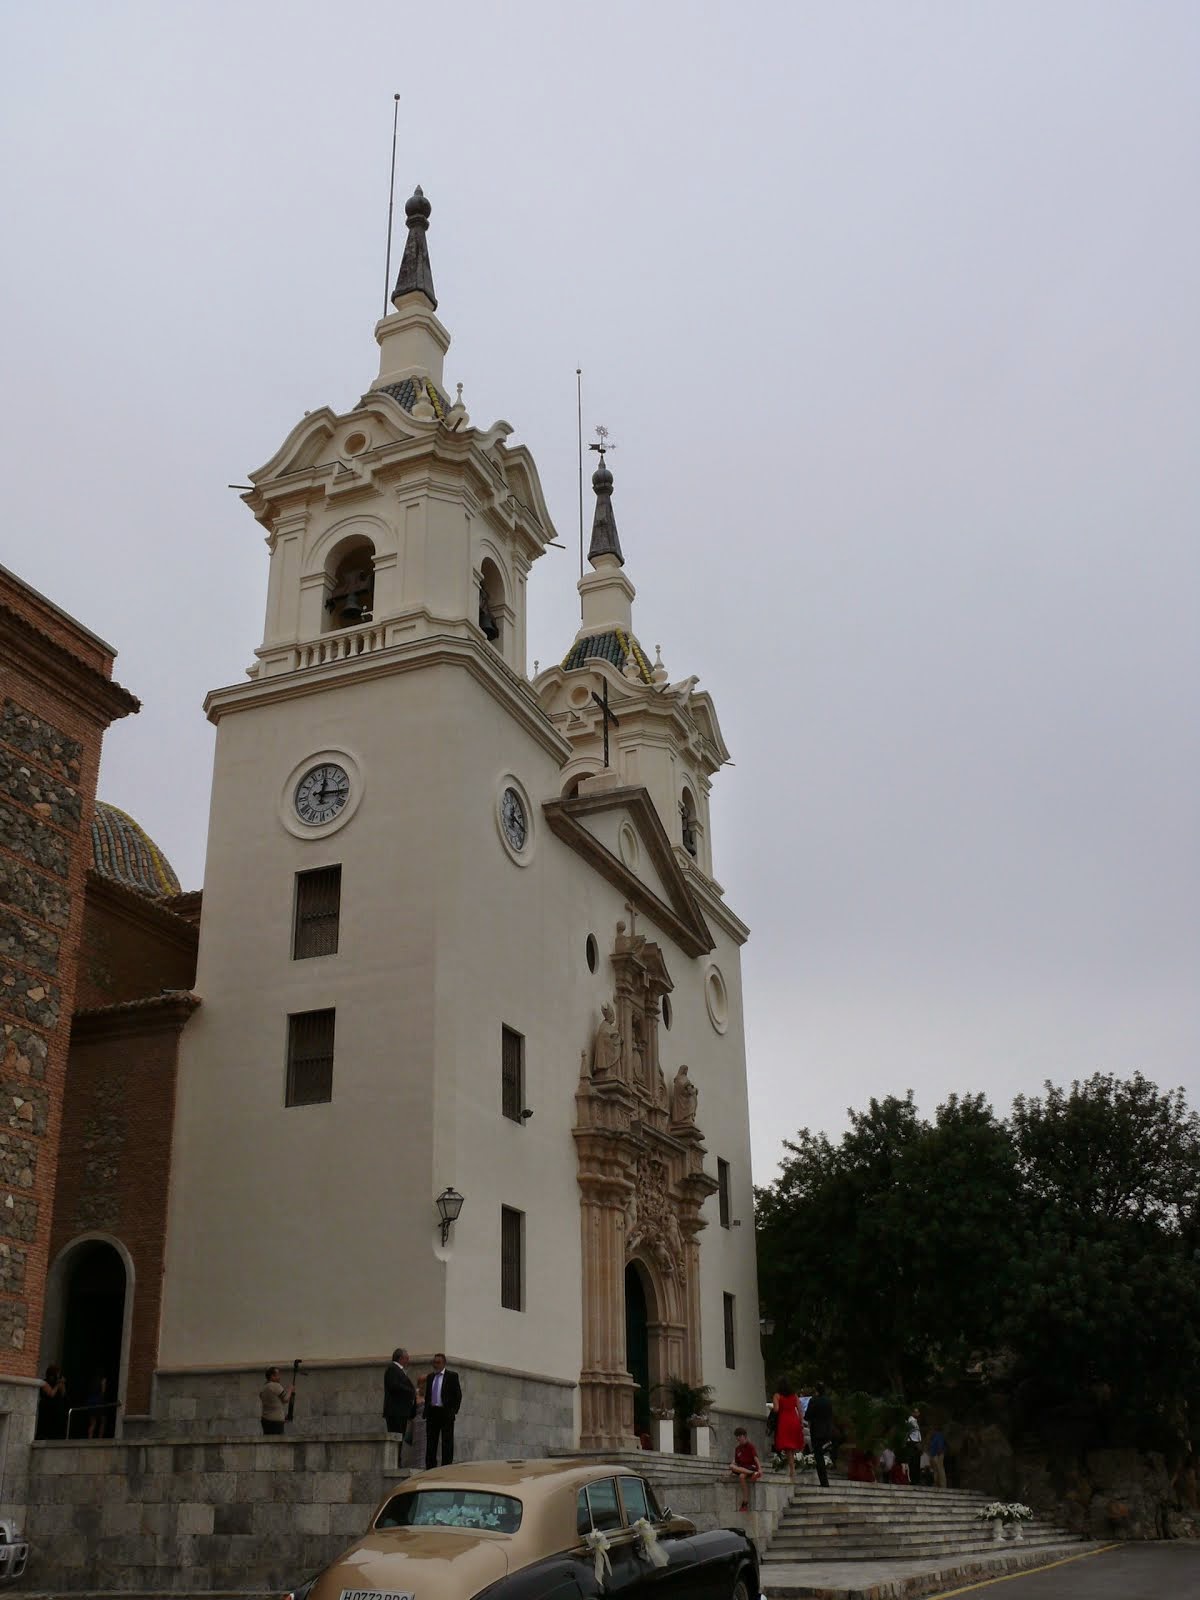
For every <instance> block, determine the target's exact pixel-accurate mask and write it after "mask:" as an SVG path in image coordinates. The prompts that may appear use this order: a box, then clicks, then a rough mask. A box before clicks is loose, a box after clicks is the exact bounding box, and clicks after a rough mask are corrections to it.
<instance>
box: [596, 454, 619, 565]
mask: <svg viewBox="0 0 1200 1600" xmlns="http://www.w3.org/2000/svg"><path fill="white" fill-rule="evenodd" d="M596 435H597V438H598V440H599V442H598V443H597V444H590V445H588V449H589V450H595V451H596V452H597V453H598V455H599V457H600V465H599V466H598V467H597V468H596V470H595V472H593V473H592V488H593V489H594V490H595V491H596V514H595V516H594V517H593V519H592V542H591V544H590V545H589V546H588V560H589V561H590V562H591V563H592V565H593V566H595V565H596V560H597V558H598V557H599V556H615V557H616V558H617V561H618V562H619V563H620V565H621V566H624V565H625V557H624V556H623V555H622V554H621V541H620V539H619V538H618V537H617V519H616V518H615V517H614V516H613V508H612V491H613V475H612V473H611V472H610V471H609V470H608V463H607V461H605V459H604V456H605V452H606V451H608V450H615V449H616V448H617V447H616V445H615V444H609V442H608V429H607V428H597V429H596Z"/></svg>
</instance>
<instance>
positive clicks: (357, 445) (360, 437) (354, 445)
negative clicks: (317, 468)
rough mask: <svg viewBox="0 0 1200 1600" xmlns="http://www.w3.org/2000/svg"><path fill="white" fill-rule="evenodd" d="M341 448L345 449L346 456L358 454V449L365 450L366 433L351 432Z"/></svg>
mask: <svg viewBox="0 0 1200 1600" xmlns="http://www.w3.org/2000/svg"><path fill="white" fill-rule="evenodd" d="M343 448H344V449H345V451H346V454H347V455H348V456H356V455H358V453H359V451H360V450H365V449H366V448H367V436H366V434H365V433H352V434H351V435H350V437H349V438H348V439H347V440H346V443H345V445H344V447H343Z"/></svg>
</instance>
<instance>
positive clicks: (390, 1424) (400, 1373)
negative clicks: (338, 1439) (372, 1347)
mask: <svg viewBox="0 0 1200 1600" xmlns="http://www.w3.org/2000/svg"><path fill="white" fill-rule="evenodd" d="M407 1366H408V1351H407V1350H405V1349H404V1348H403V1347H400V1348H399V1349H396V1350H393V1351H392V1359H391V1360H390V1361H389V1362H388V1364H387V1367H386V1369H385V1371H384V1374H383V1420H384V1423H385V1424H386V1426H387V1431H388V1432H389V1433H398V1434H399V1435H400V1448H399V1450H398V1451H397V1453H396V1466H397V1467H402V1466H403V1465H404V1434H405V1431H406V1430H407V1428H408V1425H409V1423H410V1422H411V1421H412V1419H413V1418H414V1417H415V1416H416V1414H417V1391H416V1390H415V1389H414V1388H413V1381H412V1379H411V1378H410V1377H409V1375H408V1373H407V1372H406V1371H405V1368H406V1367H407Z"/></svg>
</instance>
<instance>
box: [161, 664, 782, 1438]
mask: <svg viewBox="0 0 1200 1600" xmlns="http://www.w3.org/2000/svg"><path fill="white" fill-rule="evenodd" d="M327 750H344V751H345V752H346V753H347V754H348V755H349V756H350V757H352V758H353V761H354V763H355V766H356V768H357V774H358V777H359V779H360V782H361V803H360V804H359V806H358V808H357V810H356V811H355V812H354V814H353V816H352V817H351V819H350V820H349V821H348V822H346V823H345V825H344V826H342V827H341V828H340V829H339V830H338V831H336V832H334V833H331V834H329V835H328V836H327V837H325V838H323V839H317V840H313V839H308V838H305V839H301V838H297V837H295V836H294V834H293V833H292V832H289V831H288V830H287V828H285V826H284V825H283V822H282V821H281V820H280V807H281V805H282V804H284V803H285V801H286V796H285V794H284V789H285V784H286V780H287V779H288V776H289V774H291V773H293V772H294V771H295V770H296V769H297V768H298V767H299V766H301V765H302V764H304V763H305V761H306V758H308V757H309V756H312V757H314V758H315V757H316V756H317V755H318V754H320V753H321V752H324V751H327ZM509 774H511V775H513V776H514V777H515V778H516V779H517V780H518V782H519V784H520V785H521V786H522V787H523V788H524V790H525V792H526V793H527V795H528V796H529V799H530V801H531V802H532V804H531V818H530V820H531V823H532V829H533V834H532V843H531V846H530V849H529V851H528V852H527V855H528V860H529V865H527V866H519V865H517V864H515V863H514V862H513V860H512V859H511V858H510V856H509V854H508V853H507V852H506V851H505V849H504V848H503V845H502V843H501V840H500V836H499V830H498V826H497V810H496V802H497V795H498V793H499V790H500V789H501V787H502V786H503V782H504V780H505V779H506V777H507V776H508V775H509ZM560 785H561V774H560V766H559V759H558V758H557V757H556V756H555V755H553V754H552V753H551V752H550V751H549V750H547V749H546V748H545V746H544V744H542V743H539V742H538V741H536V740H535V739H534V738H532V737H531V736H530V735H529V734H528V732H526V731H525V729H524V728H523V727H522V726H521V725H520V724H519V723H518V722H517V721H516V720H515V719H513V718H512V717H510V716H509V715H507V714H506V713H505V711H504V710H503V708H502V707H500V706H499V705H498V703H497V701H496V699H495V698H493V697H492V696H491V695H490V694H489V693H488V692H487V691H486V689H485V688H484V687H483V686H482V685H481V684H480V683H479V682H478V681H476V680H475V679H474V678H472V677H471V676H470V675H469V674H468V673H467V672H465V671H463V670H462V669H460V668H458V667H455V666H450V665H442V666H433V667H427V668H421V669H417V670H413V671H408V672H404V673H398V674H393V675H388V676H377V677H374V678H371V679H369V680H365V679H363V678H355V677H354V676H353V675H352V674H347V675H346V677H345V679H344V681H338V682H337V683H336V684H334V685H331V686H330V687H327V688H325V689H323V690H322V691H321V692H319V693H314V694H307V695H303V696H300V697H297V698H291V699H272V700H271V701H270V703H267V704H262V705H259V706H257V707H255V708H252V709H248V710H240V711H238V712H237V713H236V714H230V715H225V716H224V717H223V718H222V720H221V722H220V726H219V733H218V742H217V757H216V771H215V777H214V788H213V808H212V822H211V833H210V842H209V857H208V870H207V875H206V882H205V891H204V894H205V898H204V921H203V928H202V938H201V950H200V966H199V972H198V977H197V989H198V992H199V993H200V994H201V996H202V998H203V1005H202V1007H201V1008H200V1010H199V1011H198V1013H197V1015H196V1017H195V1019H194V1021H193V1022H192V1024H191V1025H190V1026H189V1029H188V1030H187V1032H186V1033H185V1035H184V1039H183V1050H182V1058H181V1074H180V1095H179V1104H178V1111H177V1129H176V1144H175V1156H174V1171H173V1185H172V1199H171V1213H170V1233H169V1245H168V1259H167V1276H166V1288H165V1298H164V1311H163V1326H162V1342H161V1350H160V1363H161V1365H162V1366H164V1367H167V1368H170V1367H176V1366H190V1365H223V1364H231V1363H236V1362H242V1361H262V1362H265V1361H267V1360H279V1359H282V1358H283V1357H284V1356H286V1355H288V1354H289V1352H291V1353H296V1354H302V1355H304V1356H305V1357H306V1358H308V1359H325V1360H334V1359H343V1358H344V1359H350V1358H354V1357H366V1356H377V1355H381V1354H386V1353H387V1352H388V1351H390V1349H391V1347H392V1345H393V1344H394V1343H396V1342H404V1343H405V1344H407V1345H408V1346H409V1347H410V1348H411V1349H413V1350H414V1351H416V1350H432V1349H435V1348H444V1349H447V1350H448V1351H450V1352H452V1353H453V1354H455V1355H457V1356H459V1357H462V1358H466V1357H472V1358H474V1359H477V1360H480V1361H485V1362H488V1363H491V1364H493V1365H499V1366H505V1367H511V1368H515V1369H517V1370H520V1371H525V1372H532V1373H541V1374H546V1375H550V1376H555V1377H561V1378H565V1379H575V1378H576V1377H577V1376H578V1372H579V1365H580V1350H581V1326H580V1322H581V1287H580V1259H579V1200H578V1186H577V1183H576V1177H575V1172H576V1162H575V1150H574V1141H573V1140H572V1137H571V1127H572V1125H573V1122H574V1112H575V1107H574V1093H575V1085H576V1081H577V1078H578V1074H579V1061H580V1051H581V1050H582V1049H584V1048H585V1047H587V1046H588V1045H590V1042H591V1039H592V1036H593V1033H594V1030H595V1027H596V1024H597V1022H598V1020H599V1009H600V1005H601V1002H602V1001H603V1000H604V999H605V998H607V997H608V996H609V994H610V993H611V988H612V981H611V973H610V969H609V966H608V955H609V952H610V950H611V948H612V943H613V939H614V936H615V929H616V923H617V920H618V919H619V918H627V915H628V914H627V912H626V911H625V909H624V905H623V897H622V896H621V895H620V894H619V893H618V892H617V890H616V889H615V888H613V887H612V886H611V885H610V884H608V883H607V882H606V881H604V880H603V879H601V878H600V877H599V876H598V875H597V874H596V873H595V872H594V871H593V870H592V869H591V868H590V867H589V866H588V865H587V864H586V863H585V862H584V861H583V860H582V859H581V858H580V857H579V856H578V855H576V854H575V853H574V852H573V851H572V850H571V849H570V848H569V847H568V846H567V845H565V844H564V843H563V842H561V841H560V840H559V839H557V838H556V837H555V836H554V835H552V834H551V832H550V830H549V828H548V826H547V825H546V823H545V820H544V818H543V817H542V816H541V813H540V804H541V802H542V801H544V800H548V799H556V798H557V797H558V795H559V791H560ZM600 822H601V825H602V826H601V831H603V832H604V833H607V832H609V831H611V832H612V834H613V839H614V842H615V839H616V831H617V828H618V826H619V823H618V821H617V819H616V818H612V817H606V818H602V819H600ZM643 859H644V856H643ZM334 862H340V864H341V866H342V914H341V933H340V944H339V950H338V954H337V955H336V956H330V957H321V958H316V959H310V960H304V961H298V962H297V961H293V960H292V959H291V936H292V908H293V883H294V875H295V873H296V872H298V871H301V870H304V869H307V868H309V867H314V866H322V865H327V864H332V863H334ZM653 881H654V887H655V889H656V892H659V893H662V892H663V891H662V886H661V882H660V880H658V878H657V876H655V877H654V880H653ZM639 929H640V930H641V931H645V932H647V933H649V934H650V936H651V937H656V938H657V939H658V942H659V944H660V946H661V948H662V950H663V953H664V957H665V959H666V963H667V966H668V969H669V971H670V974H671V977H672V979H673V981H674V983H675V991H674V994H673V995H672V1012H673V1020H672V1027H671V1028H670V1029H669V1030H667V1029H663V1030H662V1032H661V1035H660V1043H661V1056H662V1065H663V1069H664V1072H665V1073H666V1075H667V1078H668V1080H669V1079H670V1077H671V1076H672V1075H673V1073H674V1071H675V1069H676V1067H677V1066H678V1065H679V1063H680V1062H687V1064H688V1065H689V1068H690V1070H691V1075H692V1078H693V1080H694V1081H695V1082H696V1084H697V1086H698V1088H699V1090H700V1105H699V1119H698V1120H699V1123H700V1125H701V1127H702V1128H703V1130H704V1132H705V1135H706V1139H707V1144H708V1149H709V1158H708V1162H707V1165H708V1168H709V1170H710V1172H712V1173H713V1174H714V1175H715V1173H716V1158H717V1156H721V1157H722V1158H723V1159H725V1160H727V1161H728V1162H729V1163H730V1169H731V1180H732V1190H733V1215H734V1216H735V1217H738V1218H740V1219H741V1221H742V1224H743V1226H742V1227H741V1228H740V1229H722V1228H721V1227H719V1226H718V1223H717V1201H716V1198H715V1197H714V1198H713V1199H712V1200H711V1201H710V1202H709V1203H708V1205H707V1207H706V1214H707V1215H708V1217H709V1221H710V1226H709V1227H708V1228H707V1229H706V1230H705V1232H704V1234H703V1236H702V1251H701V1272H702V1285H703V1304H704V1322H703V1344H704V1354H705V1369H706V1371H705V1376H706V1379H707V1381H709V1382H711V1383H713V1384H714V1386H715V1387H716V1389H717V1392H718V1403H719V1404H720V1405H722V1406H724V1407H727V1408H735V1409H745V1410H755V1411H757V1410H758V1409H759V1406H760V1402H761V1397H762V1374H761V1362H760V1360H759V1355H758V1335H757V1323H758V1306H757V1292H756V1287H755V1272H754V1254H753V1252H754V1235H753V1218H752V1210H751V1195H750V1168H749V1161H750V1155H749V1127H748V1120H747V1107H746V1091H745V1064H744V1053H743V1052H744V1047H743V1042H742V1040H743V1034H742V1021H741V984H740V967H739V958H738V949H737V946H736V944H734V943H733V941H732V940H731V939H729V938H728V936H727V935H724V934H722V933H720V931H719V930H718V929H717V928H715V927H714V930H713V931H714V934H715V935H716V937H717V938H718V945H717V949H716V950H715V951H714V952H713V954H712V955H711V956H710V957H701V958H698V959H692V958H689V957H687V956H685V955H684V954H683V952H682V951H681V950H679V949H678V948H677V947H676V946H674V945H673V943H672V942H671V940H670V939H669V938H668V937H667V936H666V935H665V934H663V933H661V932H660V931H659V930H656V929H654V928H652V927H650V926H649V925H648V924H647V923H646V921H645V919H641V920H640V921H639ZM589 933H592V934H594V935H595V937H596V940H597V943H598V945H599V950H600V961H599V964H598V968H597V971H596V973H595V974H594V975H593V974H592V973H590V972H589V971H588V968H587V963H586V957H585V942H586V939H587V935H588V934H589ZM714 961H715V962H716V963H717V964H718V965H719V967H720V968H721V971H722V973H723V976H724V981H725V985H726V989H727V992H728V997H729V1018H728V1026H727V1028H726V1031H725V1033H724V1034H718V1033H717V1032H716V1031H715V1030H714V1029H713V1027H712V1025H711V1023H710V1021H709V1016H708V1012H707V1010H706V1007H705V1001H704V980H705V973H706V971H707V968H708V966H709V964H710V963H711V962H714ZM324 1006H335V1007H336V1009H337V1035H336V1054H335V1063H334V1075H333V1100H332V1102H331V1103H330V1104H328V1105H317V1106H305V1107H293V1108H286V1109H285V1107H284V1082H285V1052H286V1036H287V1020H286V1019H287V1014H288V1012H289V1011H298V1010H310V1009H316V1008H318V1007H324ZM502 1024H507V1025H508V1026H510V1027H512V1028H515V1029H516V1030H517V1031H518V1032H520V1033H522V1034H523V1035H524V1036H525V1041H526V1044H525V1070H526V1094H525V1101H526V1104H527V1105H528V1106H529V1107H531V1108H532V1110H533V1112H534V1115H533V1117H532V1118H531V1119H530V1120H529V1121H528V1122H527V1123H525V1124H524V1125H518V1124H516V1123H513V1122H511V1121H509V1120H507V1119H506V1118H504V1117H503V1115H502V1114H501V1073H500V1035H501V1026H502ZM447 1184H453V1185H455V1186H456V1187H457V1188H458V1189H459V1190H461V1191H462V1193H463V1194H464V1195H465V1196H466V1204H465V1206H464V1208H463V1213H462V1216H461V1218H460V1220H459V1222H458V1223H457V1224H456V1225H455V1227H454V1230H453V1233H452V1235H451V1239H450V1242H449V1245H448V1247H447V1248H446V1250H445V1251H443V1250H442V1248H441V1244H440V1239H439V1235H438V1229H437V1223H436V1213H435V1209H434V1197H435V1196H436V1194H437V1193H438V1192H439V1191H440V1190H441V1189H442V1188H444V1187H445V1186H446V1185H447ZM502 1205H509V1206H512V1207H514V1208H516V1209H518V1210H520V1211H523V1212H524V1213H525V1217H526V1233H525V1246H526V1295H525V1310H524V1311H522V1312H516V1311H508V1310H503V1309H502V1308H501V1306H500V1207H501V1206H502ZM722 1292H729V1293H732V1294H734V1295H735V1296H736V1299H737V1314H738V1364H737V1368H736V1370H735V1371H733V1372H728V1371H727V1370H726V1369H725V1367H724V1364H723V1357H722V1350H723V1326H722V1302H721V1295H722Z"/></svg>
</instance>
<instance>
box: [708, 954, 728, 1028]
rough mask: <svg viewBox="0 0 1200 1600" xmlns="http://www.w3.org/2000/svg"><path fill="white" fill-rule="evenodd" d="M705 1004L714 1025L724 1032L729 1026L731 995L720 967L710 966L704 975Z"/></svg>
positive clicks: (709, 1018)
mask: <svg viewBox="0 0 1200 1600" xmlns="http://www.w3.org/2000/svg"><path fill="white" fill-rule="evenodd" d="M704 1006H705V1009H706V1010H707V1012H708V1020H709V1021H710V1022H711V1023H712V1025H713V1027H714V1028H715V1029H716V1030H717V1032H718V1033H724V1032H725V1029H726V1028H727V1027H728V1026H729V996H728V994H727V993H726V990H725V979H724V978H723V977H722V976H721V969H720V967H709V969H708V971H707V972H706V973H705V975H704Z"/></svg>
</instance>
